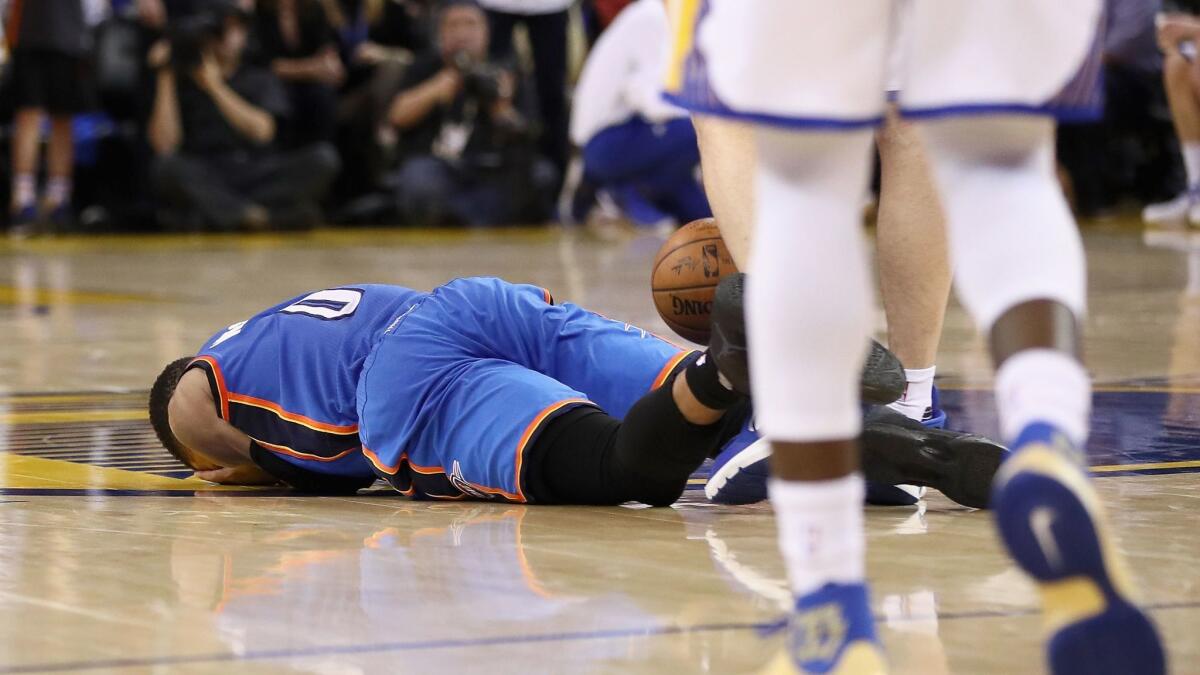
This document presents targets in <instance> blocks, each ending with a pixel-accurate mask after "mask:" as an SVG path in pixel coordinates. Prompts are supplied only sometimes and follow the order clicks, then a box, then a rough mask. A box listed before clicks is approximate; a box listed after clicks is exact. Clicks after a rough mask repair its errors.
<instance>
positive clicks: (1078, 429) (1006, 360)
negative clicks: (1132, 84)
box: [923, 116, 1163, 673]
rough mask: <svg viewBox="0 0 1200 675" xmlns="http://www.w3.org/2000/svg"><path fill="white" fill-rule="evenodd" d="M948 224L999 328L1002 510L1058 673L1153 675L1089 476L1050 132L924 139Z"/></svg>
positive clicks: (1153, 658)
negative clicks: (1035, 592) (1039, 597)
mask: <svg viewBox="0 0 1200 675" xmlns="http://www.w3.org/2000/svg"><path fill="white" fill-rule="evenodd" d="M923 131H924V132H925V137H926V138H927V139H928V142H929V147H930V151H931V154H932V156H933V157H934V158H935V159H934V166H935V173H936V175H937V179H938V183H939V185H940V187H941V190H942V195H943V198H944V200H945V205H946V209H947V213H948V216H949V221H950V224H951V226H950V242H951V249H952V252H953V255H954V259H955V264H956V278H957V282H958V288H959V293H960V297H961V298H962V300H963V303H964V304H965V305H966V306H967V308H968V309H969V310H970V311H971V312H972V314H973V315H974V316H975V318H976V320H977V321H978V322H979V323H980V325H981V327H984V328H987V329H990V338H991V351H992V355H993V359H994V361H995V363H996V366H997V372H996V399H997V403H998V406H999V412H1000V418H1001V428H1002V431H1003V433H1004V434H1005V438H1006V439H1007V440H1010V441H1011V445H1012V447H1013V450H1014V456H1013V457H1012V459H1010V460H1009V461H1008V462H1007V463H1006V464H1005V465H1004V466H1003V467H1002V468H1001V471H1000V474H999V475H998V476H997V480H996V487H995V490H994V493H993V508H994V509H995V510H996V518H997V522H998V525H999V528H1000V532H1001V535H1002V537H1003V539H1004V541H1005V543H1006V545H1007V546H1008V549H1009V551H1010V553H1012V555H1013V557H1014V558H1015V559H1016V560H1017V562H1018V563H1019V564H1020V565H1021V566H1022V567H1023V568H1024V569H1025V571H1026V572H1027V573H1029V574H1030V575H1031V576H1033V577H1034V579H1035V580H1037V581H1038V582H1039V583H1040V584H1041V587H1042V591H1043V603H1044V607H1045V611H1046V613H1047V619H1048V625H1049V626H1050V630H1051V639H1050V643H1049V651H1050V662H1051V667H1052V669H1053V670H1054V672H1056V673H1084V672H1087V673H1118V672H1120V673H1126V672H1145V673H1157V672H1162V670H1163V655H1162V651H1161V647H1160V646H1159V642H1158V639H1157V637H1156V635H1155V632H1154V628H1153V626H1152V625H1151V624H1150V622H1149V620H1148V619H1147V618H1146V617H1145V615H1143V614H1142V613H1141V612H1140V611H1139V610H1138V609H1137V608H1136V607H1135V606H1134V605H1133V604H1132V603H1133V601H1132V599H1131V596H1132V594H1133V589H1132V587H1131V585H1130V583H1129V581H1128V579H1127V577H1126V576H1125V573H1124V571H1123V569H1122V568H1123V565H1122V561H1121V560H1120V559H1119V557H1118V556H1117V554H1116V551H1115V549H1114V548H1113V547H1112V546H1111V543H1110V541H1109V539H1108V535H1107V533H1106V530H1105V524H1104V516H1103V513H1102V509H1101V506H1100V503H1099V500H1098V498H1097V496H1096V494H1095V491H1094V488H1093V487H1092V486H1091V485H1090V483H1089V482H1088V478H1087V474H1086V473H1085V471H1083V470H1082V468H1081V464H1083V457H1082V456H1081V448H1082V447H1083V443H1084V441H1085V440H1086V437H1087V430H1088V414H1089V409H1090V404H1091V390H1090V382H1089V378H1088V374H1087V371H1086V370H1085V369H1084V367H1083V365H1082V363H1081V362H1080V325H1079V322H1080V320H1081V317H1082V315H1083V311H1084V302H1085V272H1084V256H1083V248H1082V245H1081V242H1080V238H1079V234H1078V232H1077V230H1076V227H1075V224H1074V222H1073V220H1072V218H1071V214H1070V212H1069V210H1068V208H1067V205H1066V202H1065V200H1064V199H1063V196H1062V194H1061V192H1060V190H1059V188H1058V185H1057V182H1056V180H1055V164H1054V122H1053V120H1051V119H1049V118H1040V117H1013V116H994V117H983V118H979V119H973V120H962V119H957V120H953V119H952V120H944V121H936V122H930V123H928V124H927V125H925V128H924V129H923Z"/></svg>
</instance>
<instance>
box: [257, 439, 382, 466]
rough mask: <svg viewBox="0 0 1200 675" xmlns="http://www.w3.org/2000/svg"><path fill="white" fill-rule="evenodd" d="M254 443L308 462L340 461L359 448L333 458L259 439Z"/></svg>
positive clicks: (345, 451) (340, 453) (342, 452)
mask: <svg viewBox="0 0 1200 675" xmlns="http://www.w3.org/2000/svg"><path fill="white" fill-rule="evenodd" d="M254 442H255V443H258V444H259V445H261V446H263V447H264V448H266V449H268V450H270V451H272V452H278V453H281V454H284V455H289V456H291V457H295V458H297V459H307V460H311V461H314V462H332V461H334V460H338V459H341V458H343V457H345V456H346V455H348V454H350V453H352V452H354V451H355V450H358V448H357V447H354V448H347V449H346V450H343V451H341V452H339V453H338V454H336V455H334V456H333V457H322V456H321V455H311V454H309V453H307V452H300V451H299V450H293V449H292V448H289V447H288V446H286V445H275V444H274V443H268V442H266V441H262V440H259V439H257V438H255V439H254Z"/></svg>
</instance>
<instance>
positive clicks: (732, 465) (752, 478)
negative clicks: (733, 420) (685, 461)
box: [704, 415, 771, 504]
mask: <svg viewBox="0 0 1200 675" xmlns="http://www.w3.org/2000/svg"><path fill="white" fill-rule="evenodd" d="M770 457H771V444H770V443H768V442H767V439H765V438H760V437H759V435H758V431H757V429H755V427H754V415H747V416H746V421H745V422H744V423H743V424H742V429H741V431H739V432H738V434H737V435H736V436H734V437H733V438H732V439H730V441H729V442H728V443H726V444H725V447H724V448H722V449H721V452H720V454H718V455H717V457H716V459H715V460H713V465H712V473H711V475H709V477H708V482H707V483H705V485H704V494H705V496H706V497H708V499H709V500H710V501H712V502H715V503H717V504H755V503H757V502H761V501H763V500H764V499H766V498H767V478H768V477H769V476H770V466H769V461H768V460H769V459H770Z"/></svg>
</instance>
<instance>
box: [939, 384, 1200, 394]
mask: <svg viewBox="0 0 1200 675" xmlns="http://www.w3.org/2000/svg"><path fill="white" fill-rule="evenodd" d="M938 389H939V390H941V391H992V386H991V385H974V384H939V385H938ZM1092 391H1093V392H1101V393H1120V392H1133V393H1138V392H1145V393H1147V394H1200V387H1185V386H1172V385H1152V386H1142V385H1134V384H1098V385H1096V386H1094V387H1092Z"/></svg>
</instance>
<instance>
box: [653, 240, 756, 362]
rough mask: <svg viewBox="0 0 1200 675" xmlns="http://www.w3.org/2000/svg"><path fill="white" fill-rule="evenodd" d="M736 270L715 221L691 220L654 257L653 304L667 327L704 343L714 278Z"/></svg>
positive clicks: (714, 282) (717, 279) (687, 337)
mask: <svg viewBox="0 0 1200 675" xmlns="http://www.w3.org/2000/svg"><path fill="white" fill-rule="evenodd" d="M737 271H738V270H737V265H735V264H734V263H733V258H732V257H730V255H729V251H728V250H727V249H726V248H725V241H724V240H723V239H721V231H720V230H719V229H718V228H717V222H716V221H715V220H713V219H712V218H703V219H701V220H694V221H692V222H690V223H688V224H687V225H684V226H683V227H681V228H679V229H678V230H677V231H676V232H675V233H674V234H672V235H671V237H670V238H669V239H667V241H666V243H664V244H663V245H662V248H660V249H659V250H658V255H656V256H655V258H654V271H653V272H652V273H651V275H650V289H651V292H652V293H653V294H654V307H655V308H656V309H657V310H658V315H659V316H661V317H662V319H663V321H665V322H666V323H667V326H669V327H670V328H671V330H673V331H675V332H676V333H678V334H679V335H680V336H681V337H683V338H685V339H687V340H691V341H692V342H696V343H699V344H705V343H707V342H708V333H709V329H708V324H709V317H710V315H711V314H712V302H713V294H714V293H715V291H716V287H717V282H719V281H720V280H721V277H723V276H725V275H726V274H732V273H734V272H737Z"/></svg>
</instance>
